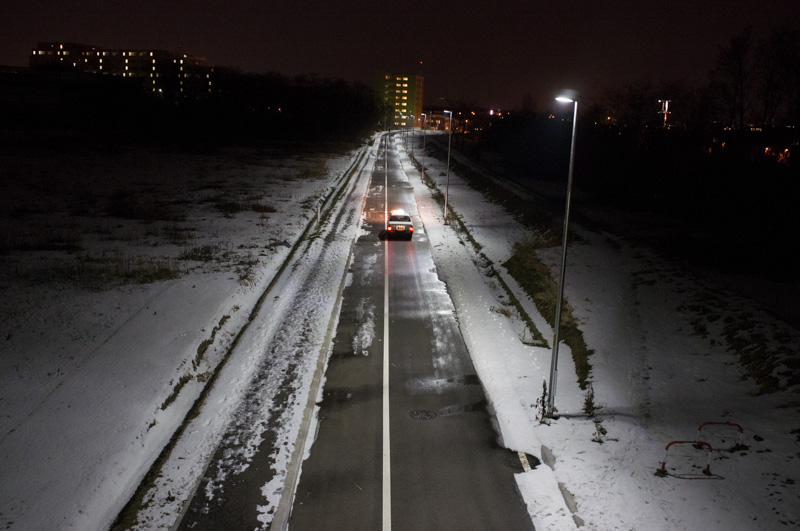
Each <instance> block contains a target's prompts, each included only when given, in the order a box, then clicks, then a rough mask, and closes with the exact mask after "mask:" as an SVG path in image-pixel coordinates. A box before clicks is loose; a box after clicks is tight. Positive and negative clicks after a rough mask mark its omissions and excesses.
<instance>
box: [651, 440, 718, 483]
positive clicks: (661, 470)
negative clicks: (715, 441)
mask: <svg viewBox="0 0 800 531" xmlns="http://www.w3.org/2000/svg"><path fill="white" fill-rule="evenodd" d="M673 444H691V445H693V446H694V447H695V448H702V447H704V446H705V447H707V448H708V460H707V461H706V468H705V470H703V474H705V475H706V476H710V475H711V452H713V451H714V450H713V449H712V448H711V445H710V444H708V443H707V442H705V441H672V442H670V443H669V444H667V447H666V448H665V450H664V461H662V463H661V468H659V469H657V470H656V474H666V473H667V454H669V447H670V446H672V445H673Z"/></svg>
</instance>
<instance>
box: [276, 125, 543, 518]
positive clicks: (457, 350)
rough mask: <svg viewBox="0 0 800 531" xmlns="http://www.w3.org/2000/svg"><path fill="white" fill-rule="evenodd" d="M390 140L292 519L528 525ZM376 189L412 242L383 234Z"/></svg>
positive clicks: (510, 456) (513, 460)
mask: <svg viewBox="0 0 800 531" xmlns="http://www.w3.org/2000/svg"><path fill="white" fill-rule="evenodd" d="M399 141H400V140H399V137H398V140H397V142H398V144H399ZM388 144H389V145H388V150H386V149H381V150H380V153H379V156H378V160H377V162H376V165H375V168H374V171H373V175H372V183H371V186H370V190H369V196H368V198H367V201H366V206H365V208H366V212H367V216H366V220H367V223H368V227H367V228H368V233H367V234H365V235H363V236H362V237H360V238H359V240H358V242H357V243H356V248H355V251H354V258H353V261H352V266H351V274H352V282H351V283H350V285H349V286H348V287H347V288H346V290H345V292H344V299H343V303H342V313H341V316H340V320H339V325H338V326H339V327H338V330H337V333H336V339H335V342H334V346H333V353H332V356H331V359H330V362H329V365H328V369H327V373H326V378H327V379H326V383H325V388H324V392H323V401H322V402H321V404H320V410H319V418H320V422H319V425H318V433H317V437H316V440H315V442H314V444H313V446H312V447H311V448H310V454H309V457H308V459H307V460H306V461H305V462H304V463H303V467H302V472H301V476H300V481H299V484H298V487H297V492H296V496H295V501H294V505H293V508H292V514H291V517H290V521H289V528H290V529H291V530H292V531H298V530H299V531H304V530H320V529H324V530H338V529H347V530H361V529H365V530H373V529H384V530H387V529H396V530H414V531H423V530H427V529H431V530H434V529H435V530H450V529H453V530H471V529H475V530H490V529H509V530H510V529H513V530H524V529H533V525H532V524H531V521H530V517H529V516H528V513H527V510H526V508H525V505H524V502H523V501H522V498H521V496H520V494H519V492H518V490H517V486H516V482H515V481H514V477H513V474H514V473H515V472H521V471H522V467H521V465H520V463H519V460H518V458H517V455H516V453H514V452H510V451H508V450H505V449H503V448H501V447H500V446H499V445H498V438H497V433H496V432H495V430H494V429H493V427H492V419H491V416H490V414H489V413H488V411H487V408H486V406H487V402H486V399H485V396H484V394H483V389H482V387H481V385H480V381H479V379H478V377H477V375H476V374H475V370H474V368H473V366H472V363H471V361H470V358H469V354H468V352H467V350H466V346H465V344H464V341H463V339H462V337H461V334H460V331H459V328H458V323H457V321H456V318H455V312H454V308H453V305H452V302H451V301H450V298H449V296H448V294H447V291H446V289H445V285H444V284H443V283H442V282H440V281H439V279H438V277H437V274H436V268H435V265H434V262H433V258H432V255H431V249H430V244H429V242H428V241H427V238H426V237H425V234H424V230H423V227H422V226H421V223H420V220H419V217H418V215H417V211H416V203H415V201H414V197H413V193H412V189H411V185H410V184H409V182H408V177H407V176H406V174H405V172H404V171H403V168H402V166H401V163H400V159H399V158H398V156H397V153H398V152H397V149H399V147H395V140H394V139H389V141H388ZM387 154H388V164H386V162H387V161H386V159H385V158H384V157H386V156H387ZM387 167H388V171H385V168H387ZM385 180H386V181H387V182H388V187H387V188H384V181H385ZM386 197H388V205H389V209H394V208H403V209H404V210H406V211H407V212H409V213H410V214H411V215H412V218H413V219H414V226H415V229H416V231H415V234H414V238H413V240H412V241H410V242H408V241H382V240H381V239H380V235H381V231H382V229H383V223H384V216H385V214H384V212H385V204H386V200H385V198H386ZM465 267H469V265H467V264H465Z"/></svg>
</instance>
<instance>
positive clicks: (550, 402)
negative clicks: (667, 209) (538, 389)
mask: <svg viewBox="0 0 800 531" xmlns="http://www.w3.org/2000/svg"><path fill="white" fill-rule="evenodd" d="M556 101H558V102H561V103H572V104H573V114H572V143H571V145H570V149H569V177H568V178H567V206H566V208H565V209H564V237H563V240H562V243H561V276H559V277H558V299H556V318H555V325H554V327H553V328H554V338H553V357H552V358H551V360H550V393H549V394H548V396H547V409H546V410H545V416H548V417H552V416H553V413H554V402H555V398H556V387H557V384H558V343H559V337H558V335H559V329H560V327H561V302H562V300H563V299H564V274H565V273H566V270H567V231H568V230H569V203H570V197H571V195H572V170H573V168H574V165H575V126H576V125H577V123H578V99H577V97H576V95H575V94H574V93H573V92H572V91H565V92H564V93H563V94H560V95H559V96H558V97H557V98H556Z"/></svg>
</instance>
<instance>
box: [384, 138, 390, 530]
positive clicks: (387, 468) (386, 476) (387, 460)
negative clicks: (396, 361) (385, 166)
mask: <svg viewBox="0 0 800 531" xmlns="http://www.w3.org/2000/svg"><path fill="white" fill-rule="evenodd" d="M386 156H387V157H388V152H387V153H386ZM383 258H384V259H383V531H390V530H391V529H392V467H391V462H390V453H389V451H390V448H391V446H390V444H389V245H388V242H387V241H386V240H384V241H383Z"/></svg>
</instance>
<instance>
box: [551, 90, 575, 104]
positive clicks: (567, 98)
mask: <svg viewBox="0 0 800 531" xmlns="http://www.w3.org/2000/svg"><path fill="white" fill-rule="evenodd" d="M556 101H558V102H561V103H573V102H575V101H578V93H577V92H575V91H574V90H569V89H567V90H562V91H561V92H560V93H559V95H558V96H557V97H556Z"/></svg>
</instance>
